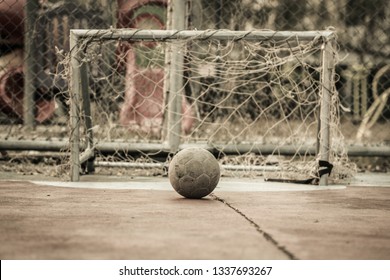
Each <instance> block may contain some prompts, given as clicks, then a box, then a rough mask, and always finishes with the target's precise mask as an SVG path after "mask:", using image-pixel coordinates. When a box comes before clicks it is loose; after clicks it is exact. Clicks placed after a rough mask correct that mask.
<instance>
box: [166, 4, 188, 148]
mask: <svg viewBox="0 0 390 280" xmlns="http://www.w3.org/2000/svg"><path fill="white" fill-rule="evenodd" d="M170 3H171V5H172V29H174V30H184V29H185V18H186V1H183V0H172V1H171V2H170ZM183 64H184V50H183V49H180V47H179V46H178V45H176V44H173V45H172V55H171V65H170V75H169V95H168V110H169V113H168V142H169V148H170V151H171V152H176V151H177V150H178V149H179V145H180V137H181V104H182V98H183V97H182V91H183V75H182V73H183Z"/></svg>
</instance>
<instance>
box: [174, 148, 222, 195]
mask: <svg viewBox="0 0 390 280" xmlns="http://www.w3.org/2000/svg"><path fill="white" fill-rule="evenodd" d="M220 175H221V171H220V169H219V163H218V161H217V160H216V158H215V157H214V156H213V155H212V154H211V153H210V152H209V151H207V150H205V149H202V148H187V149H184V150H182V151H180V152H178V153H177V154H176V155H175V156H174V157H173V159H172V161H171V163H170V164H169V169H168V176H169V181H170V182H171V185H172V187H173V188H174V189H175V191H176V192H177V193H179V194H180V195H182V196H184V197H186V198H202V197H204V196H206V195H208V194H210V193H211V192H212V191H213V190H214V189H215V187H216V186H217V184H218V181H219V177H220Z"/></svg>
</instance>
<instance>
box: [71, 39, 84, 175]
mask: <svg viewBox="0 0 390 280" xmlns="http://www.w3.org/2000/svg"><path fill="white" fill-rule="evenodd" d="M77 41H78V38H77V35H75V34H74V33H73V32H72V31H70V39H69V44H70V56H71V57H70V66H71V67H70V68H71V69H70V70H71V76H72V79H71V82H70V84H69V87H70V88H69V95H70V96H69V98H70V139H69V141H70V180H71V181H72V182H77V181H79V180H80V158H79V154H80V147H79V146H80V107H79V106H80V100H81V98H80V90H81V89H80V88H81V80H80V65H79V64H80V63H79V58H78V55H79V49H78V46H77Z"/></svg>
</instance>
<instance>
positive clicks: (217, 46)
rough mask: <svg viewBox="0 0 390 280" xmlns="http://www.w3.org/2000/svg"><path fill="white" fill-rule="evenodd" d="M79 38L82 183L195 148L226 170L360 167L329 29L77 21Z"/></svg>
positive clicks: (76, 153) (75, 126)
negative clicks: (342, 119) (350, 151)
mask: <svg viewBox="0 0 390 280" xmlns="http://www.w3.org/2000/svg"><path fill="white" fill-rule="evenodd" d="M70 44H71V46H70V50H71V51H70V55H69V57H68V59H67V61H66V62H68V68H67V69H68V70H69V71H67V72H66V73H65V75H66V76H67V78H68V80H69V100H70V124H69V125H70V132H71V133H70V155H71V156H70V162H69V164H70V174H71V175H70V176H71V180H72V181H78V180H79V176H80V174H82V173H83V172H93V171H94V170H95V168H99V172H104V170H107V169H111V168H115V167H121V168H124V169H126V170H130V171H129V172H133V173H132V174H136V175H138V174H141V173H142V172H144V174H146V175H150V174H164V173H165V174H166V172H167V171H166V168H167V166H168V165H169V161H170V160H171V158H172V155H174V154H175V153H176V152H178V151H179V150H181V149H183V148H186V147H201V148H204V149H207V150H209V151H210V152H211V153H213V154H214V155H215V157H216V158H217V159H218V160H219V163H220V165H221V172H222V176H258V175H261V176H265V178H266V179H267V180H280V181H286V182H307V183H315V184H316V183H319V184H321V185H325V184H328V180H332V181H333V182H336V181H338V180H340V179H345V178H347V177H349V176H350V175H351V172H352V171H351V170H352V166H351V165H350V164H349V162H348V158H347V153H346V151H345V146H344V140H343V137H342V133H341V132H340V130H339V111H338V110H339V98H338V93H337V90H336V87H335V82H336V80H337V77H336V75H335V71H334V67H335V64H336V63H337V43H336V35H335V33H334V32H333V31H331V30H326V31H306V32H292V31H269V30H256V31H229V30H206V31H196V30H191V31H190V30H183V31H175V30H135V29H109V30H71V32H70ZM332 167H333V168H332ZM152 169H153V170H154V171H151V170H152ZM131 170H133V171H131ZM136 170H137V171H136ZM156 170H157V171H156ZM158 170H159V171H158ZM139 172H140V173H139Z"/></svg>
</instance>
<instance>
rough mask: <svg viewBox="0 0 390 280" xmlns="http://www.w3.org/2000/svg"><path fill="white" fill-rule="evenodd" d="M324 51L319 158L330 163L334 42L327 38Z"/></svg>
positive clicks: (323, 180) (325, 179)
mask: <svg viewBox="0 0 390 280" xmlns="http://www.w3.org/2000/svg"><path fill="white" fill-rule="evenodd" d="M325 40H326V41H325V42H324V45H323V49H322V77H321V95H322V96H321V104H320V106H321V108H320V120H319V122H320V131H319V141H320V142H319V157H320V160H324V161H329V149H330V117H331V116H330V115H331V114H330V110H331V108H330V104H331V94H332V88H333V86H332V82H333V80H334V79H333V75H334V62H333V50H332V40H329V38H325ZM319 184H320V185H328V174H325V175H322V176H321V177H320V182H319Z"/></svg>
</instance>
